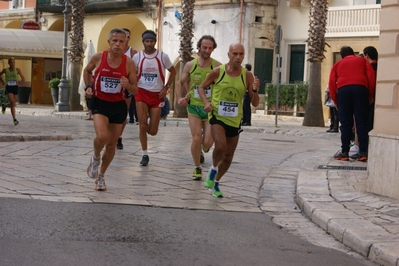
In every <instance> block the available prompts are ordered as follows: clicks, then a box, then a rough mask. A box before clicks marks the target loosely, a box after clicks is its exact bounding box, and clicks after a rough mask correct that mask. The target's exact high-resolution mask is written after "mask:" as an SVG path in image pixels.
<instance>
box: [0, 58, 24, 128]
mask: <svg viewBox="0 0 399 266" xmlns="http://www.w3.org/2000/svg"><path fill="white" fill-rule="evenodd" d="M8 65H9V67H8V68H4V69H3V70H2V71H1V72H0V82H1V83H2V84H3V85H6V88H5V94H7V97H8V101H9V107H10V109H11V115H12V119H13V121H14V125H18V124H19V122H18V120H17V118H16V113H15V106H16V105H17V99H18V85H19V84H21V83H24V82H25V77H24V75H23V74H22V72H21V69H19V68H18V67H15V58H14V57H11V58H9V59H8ZM3 74H5V81H4V80H3V78H2V77H1V76H2V75H3ZM18 75H19V77H20V78H21V79H18ZM6 107H7V105H5V104H2V105H1V112H2V113H3V114H5V113H6Z"/></svg>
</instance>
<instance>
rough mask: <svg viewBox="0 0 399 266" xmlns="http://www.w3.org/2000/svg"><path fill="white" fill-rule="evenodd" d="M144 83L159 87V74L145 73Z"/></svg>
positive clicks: (143, 75) (143, 76)
mask: <svg viewBox="0 0 399 266" xmlns="http://www.w3.org/2000/svg"><path fill="white" fill-rule="evenodd" d="M142 81H143V83H144V84H145V85H148V86H155V85H157V81H158V74H153V73H143V74H142Z"/></svg>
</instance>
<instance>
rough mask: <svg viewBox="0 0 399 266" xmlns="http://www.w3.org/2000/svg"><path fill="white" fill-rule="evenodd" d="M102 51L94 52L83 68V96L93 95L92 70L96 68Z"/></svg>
mask: <svg viewBox="0 0 399 266" xmlns="http://www.w3.org/2000/svg"><path fill="white" fill-rule="evenodd" d="M101 57H102V53H96V54H94V55H93V56H92V57H91V59H90V61H89V63H88V64H87V66H86V67H85V69H84V70H83V80H84V82H85V85H86V88H85V96H86V97H87V98H90V97H91V96H93V87H92V86H93V71H94V69H96V66H97V64H99V63H100V61H101Z"/></svg>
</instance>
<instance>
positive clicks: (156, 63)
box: [133, 30, 176, 166]
mask: <svg viewBox="0 0 399 266" xmlns="http://www.w3.org/2000/svg"><path fill="white" fill-rule="evenodd" d="M141 37H142V41H143V45H144V50H142V51H140V52H138V53H137V54H135V55H134V56H133V61H134V62H135V64H136V67H137V73H138V74H137V80H138V84H137V86H138V87H139V89H138V92H137V93H136V94H135V99H136V111H137V116H138V119H139V131H140V143H141V149H142V152H143V157H142V160H141V162H140V165H142V166H146V165H148V162H149V157H148V152H147V134H150V135H152V136H154V135H156V134H157V133H158V127H159V120H160V119H161V108H162V107H163V106H164V104H165V102H164V97H165V96H166V94H167V93H168V92H169V87H170V85H171V84H172V82H173V81H174V79H175V76H176V69H175V67H174V66H173V64H172V62H171V61H170V59H169V56H168V55H167V54H165V53H164V52H162V51H160V50H157V49H156V48H155V44H156V40H157V35H156V34H155V32H154V31H152V30H146V31H144V32H143V34H142V35H141ZM166 69H167V70H168V71H169V78H168V80H166V78H165V74H166Z"/></svg>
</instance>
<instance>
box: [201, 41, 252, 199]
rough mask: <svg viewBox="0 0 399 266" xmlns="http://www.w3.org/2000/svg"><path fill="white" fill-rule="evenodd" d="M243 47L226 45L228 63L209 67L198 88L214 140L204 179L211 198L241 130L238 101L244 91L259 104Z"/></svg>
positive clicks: (240, 100) (242, 97)
mask: <svg viewBox="0 0 399 266" xmlns="http://www.w3.org/2000/svg"><path fill="white" fill-rule="evenodd" d="M244 56H245V49H244V46H243V45H242V44H239V43H235V44H231V45H230V47H229V52H228V57H229V62H228V63H227V64H225V65H221V66H219V67H217V68H215V69H214V70H212V71H211V72H210V73H209V74H208V76H207V77H206V79H205V81H204V82H202V83H201V85H200V86H199V88H198V93H199V95H200V97H201V99H202V101H203V102H204V110H205V111H206V112H208V113H209V123H210V124H211V133H212V137H213V140H214V142H215V148H214V150H213V154H212V167H211V168H210V169H209V172H208V176H207V178H206V180H205V182H204V184H205V187H207V188H208V189H209V190H211V191H212V195H213V196H214V197H219V198H220V197H223V193H222V192H221V191H220V189H219V181H220V179H221V178H222V176H223V175H224V174H225V173H226V172H227V170H228V169H229V167H230V164H231V162H232V160H233V156H234V152H235V150H236V147H237V144H238V139H239V134H240V133H241V132H242V129H241V118H242V104H243V99H244V94H245V92H246V91H247V90H248V93H249V97H250V99H251V103H252V105H253V106H255V107H256V106H258V104H259V95H258V87H259V79H258V78H255V77H254V76H253V75H252V73H251V72H249V71H247V70H246V69H245V68H244V67H242V66H241V64H242V61H243V60H244ZM211 84H213V86H212V88H211V90H212V98H211V99H210V101H209V100H208V98H207V97H206V94H205V88H207V87H208V86H210V85H211Z"/></svg>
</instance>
